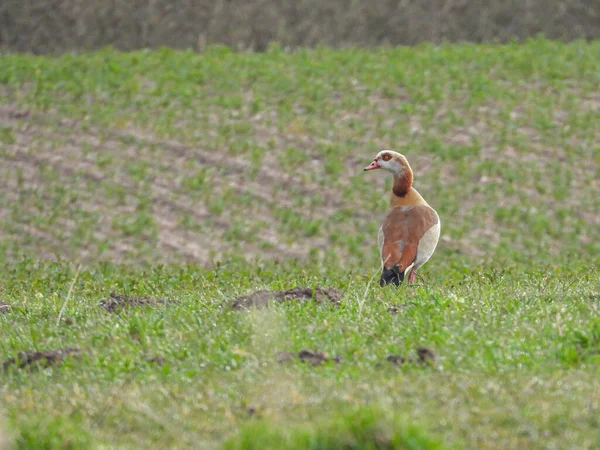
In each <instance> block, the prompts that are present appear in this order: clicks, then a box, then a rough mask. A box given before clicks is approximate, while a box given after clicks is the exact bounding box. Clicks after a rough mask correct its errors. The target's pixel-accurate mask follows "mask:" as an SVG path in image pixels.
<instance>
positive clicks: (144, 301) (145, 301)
mask: <svg viewBox="0 0 600 450" xmlns="http://www.w3.org/2000/svg"><path fill="white" fill-rule="evenodd" d="M169 302H171V300H169V299H166V298H154V297H130V296H128V295H125V294H115V293H114V292H111V294H110V297H109V298H105V299H103V300H101V301H100V306H101V307H102V308H104V309H105V310H107V311H108V312H115V311H117V310H119V309H122V308H132V307H135V306H142V305H151V306H156V305H159V304H165V303H169Z"/></svg>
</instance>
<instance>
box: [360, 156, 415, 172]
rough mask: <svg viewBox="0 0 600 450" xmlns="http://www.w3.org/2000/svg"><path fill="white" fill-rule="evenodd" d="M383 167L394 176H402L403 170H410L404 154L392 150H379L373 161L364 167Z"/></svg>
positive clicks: (373, 168)
mask: <svg viewBox="0 0 600 450" xmlns="http://www.w3.org/2000/svg"><path fill="white" fill-rule="evenodd" d="M375 169H383V170H387V171H388V172H391V173H392V174H394V175H395V176H402V175H403V174H404V173H405V172H411V169H410V166H409V164H408V161H407V160H406V158H405V157H404V155H402V154H400V153H398V152H395V151H392V150H381V151H380V152H379V153H377V155H376V156H375V158H374V159H373V162H372V163H371V164H369V165H368V166H367V167H365V169H364V170H365V171H367V170H375Z"/></svg>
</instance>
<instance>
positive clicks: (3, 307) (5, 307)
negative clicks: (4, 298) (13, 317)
mask: <svg viewBox="0 0 600 450" xmlns="http://www.w3.org/2000/svg"><path fill="white" fill-rule="evenodd" d="M10 311H11V306H10V305H9V304H8V303H4V302H0V314H1V313H8V312H10Z"/></svg>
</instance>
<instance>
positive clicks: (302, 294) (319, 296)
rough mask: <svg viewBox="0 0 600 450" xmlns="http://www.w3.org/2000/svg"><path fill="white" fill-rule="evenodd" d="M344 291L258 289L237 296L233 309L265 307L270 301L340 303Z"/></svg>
mask: <svg viewBox="0 0 600 450" xmlns="http://www.w3.org/2000/svg"><path fill="white" fill-rule="evenodd" d="M341 297H342V293H341V292H340V291H338V290H336V289H331V288H320V287H317V288H314V290H313V288H303V287H296V288H293V289H290V290H287V291H266V290H262V291H257V292H254V293H252V294H250V295H244V296H242V297H237V298H235V299H234V300H233V302H232V303H231V307H232V308H233V309H237V310H241V309H250V308H265V307H268V306H269V304H270V303H272V302H273V301H274V302H277V303H282V302H290V301H299V302H305V301H310V300H312V301H316V302H321V303H332V304H335V305H337V304H339V301H340V298H341Z"/></svg>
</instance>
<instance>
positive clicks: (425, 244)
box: [364, 150, 441, 286]
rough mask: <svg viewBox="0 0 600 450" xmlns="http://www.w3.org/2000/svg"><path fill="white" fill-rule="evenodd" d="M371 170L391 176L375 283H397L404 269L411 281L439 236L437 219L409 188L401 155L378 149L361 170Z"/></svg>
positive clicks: (409, 175) (410, 176) (410, 179)
mask: <svg viewBox="0 0 600 450" xmlns="http://www.w3.org/2000/svg"><path fill="white" fill-rule="evenodd" d="M375 169H383V170H387V171H388V172H391V173H392V175H393V176H394V184H393V186H392V194H391V198H390V210H389V212H388V214H387V215H386V216H385V218H384V220H383V224H382V225H381V227H380V228H379V233H378V235H377V244H378V246H379V252H380V254H381V260H382V262H383V269H382V273H381V279H380V280H379V285H380V286H384V285H386V284H389V283H390V282H392V283H394V284H395V285H396V286H398V285H399V284H400V283H401V282H403V281H404V276H405V275H406V274H407V272H408V283H409V284H411V283H412V282H413V281H414V279H415V276H416V274H417V270H418V269H419V268H420V267H421V266H423V264H425V263H426V262H427V261H428V260H429V258H431V255H433V252H434V251H435V248H436V246H437V243H438V240H439V238H440V226H441V224H440V218H439V216H438V214H437V212H436V211H435V210H434V209H433V208H432V207H431V206H429V204H428V203H427V202H426V201H425V200H424V199H423V197H421V194H419V193H418V192H417V190H416V189H415V188H414V187H412V183H413V171H412V169H411V168H410V165H409V164H408V161H407V160H406V158H405V157H404V155H401V154H400V153H397V152H394V151H391V150H382V151H380V152H379V153H378V154H377V156H375V159H373V162H372V163H371V164H369V165H368V166H367V167H365V169H364V170H365V171H367V170H375Z"/></svg>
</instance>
